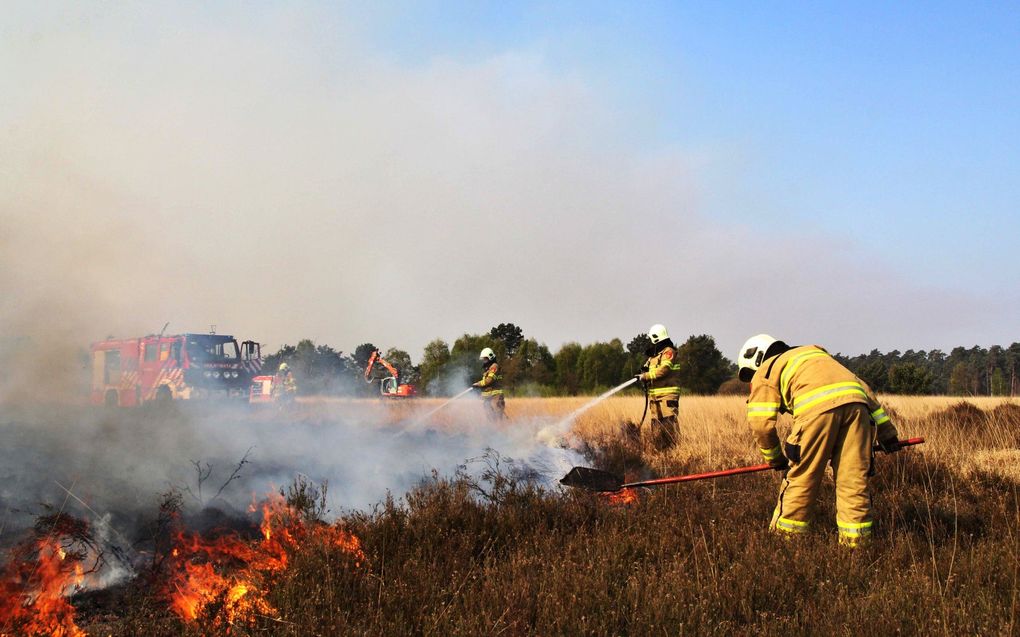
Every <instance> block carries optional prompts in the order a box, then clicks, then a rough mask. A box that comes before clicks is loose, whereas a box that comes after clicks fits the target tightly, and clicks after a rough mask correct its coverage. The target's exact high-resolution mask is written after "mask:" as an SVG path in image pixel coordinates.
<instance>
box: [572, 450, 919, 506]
mask: <svg viewBox="0 0 1020 637" xmlns="http://www.w3.org/2000/svg"><path fill="white" fill-rule="evenodd" d="M899 443H900V446H901V447H912V446H914V445H920V444H923V443H924V438H908V439H907V440H900V441H899ZM881 450H882V449H881V448H879V447H875V451H881ZM771 468H772V467H770V466H769V465H768V464H756V465H752V466H750V467H736V468H734V469H723V470H722V471H709V472H708V473H692V474H690V475H686V476H671V477H668V478H655V479H654V480H642V481H640V482H626V483H625V482H624V481H623V480H622V479H621V478H620V477H618V476H616V475H615V474H612V473H610V472H608V471H602V470H600V469H592V468H591V467H574V468H573V469H571V470H570V473H568V474H567V475H565V476H563V479H562V480H560V484H562V485H565V486H568V487H577V488H580V489H588V490H589V491H600V492H602V493H615V492H617V491H622V490H623V489H632V488H635V487H657V486H660V485H663V484H675V483H677V482H693V481H694V480H711V479H713V478H724V477H726V476H736V475H740V474H743V473H756V472H758V471H768V470H769V469H771Z"/></svg>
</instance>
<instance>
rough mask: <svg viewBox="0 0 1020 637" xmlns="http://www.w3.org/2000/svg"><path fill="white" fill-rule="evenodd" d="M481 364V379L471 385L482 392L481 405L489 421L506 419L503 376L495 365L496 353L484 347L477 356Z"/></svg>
mask: <svg viewBox="0 0 1020 637" xmlns="http://www.w3.org/2000/svg"><path fill="white" fill-rule="evenodd" d="M478 361H479V362H480V363H481V364H482V379H481V380H480V381H478V382H477V383H474V384H473V385H471V386H472V387H475V388H477V389H479V390H481V392H482V405H483V406H484V407H485V413H486V415H487V416H488V417H489V420H503V419H504V418H506V400H505V399H504V398H503V374H501V373H500V371H499V364H498V363H496V352H494V351H492V348H490V347H486V348H485V349H483V350H482V351H481V353H480V354H479V355H478Z"/></svg>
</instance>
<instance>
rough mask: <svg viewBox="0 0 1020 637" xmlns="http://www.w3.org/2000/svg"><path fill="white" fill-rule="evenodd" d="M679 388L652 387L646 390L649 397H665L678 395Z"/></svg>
mask: <svg viewBox="0 0 1020 637" xmlns="http://www.w3.org/2000/svg"><path fill="white" fill-rule="evenodd" d="M679 393H680V388H679V387H653V388H652V389H649V390H648V395H649V396H665V395H666V394H679Z"/></svg>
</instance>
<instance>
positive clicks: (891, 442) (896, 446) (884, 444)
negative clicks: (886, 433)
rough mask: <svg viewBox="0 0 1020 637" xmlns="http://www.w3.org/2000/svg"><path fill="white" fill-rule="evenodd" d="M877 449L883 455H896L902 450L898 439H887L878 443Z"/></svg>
mask: <svg viewBox="0 0 1020 637" xmlns="http://www.w3.org/2000/svg"><path fill="white" fill-rule="evenodd" d="M878 448H879V449H881V450H882V451H884V452H885V453H896V452H897V451H899V450H900V449H902V448H903V445H902V444H900V441H899V439H898V438H887V439H885V440H879V441H878Z"/></svg>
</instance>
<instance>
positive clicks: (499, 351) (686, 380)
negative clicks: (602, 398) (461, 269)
mask: <svg viewBox="0 0 1020 637" xmlns="http://www.w3.org/2000/svg"><path fill="white" fill-rule="evenodd" d="M648 345H649V342H648V337H647V336H645V335H644V334H638V335H637V336H635V337H634V338H632V339H631V340H630V341H629V342H628V343H627V344H626V345H624V344H623V341H621V340H620V339H617V338H614V339H612V340H610V341H608V342H596V343H589V344H586V345H582V344H580V343H575V342H571V343H566V344H564V345H563V346H562V347H560V348H559V350H557V351H556V352H555V353H553V352H552V351H551V350H550V349H549V348H548V347H547V346H546V345H545V344H544V343H539V342H538V341H537V340H535V339H534V338H526V337H525V335H524V332H523V330H522V329H521V328H520V327H518V326H516V325H514V324H512V323H500V324H499V325H497V326H495V327H493V328H492V329H490V330H489V331H488V332H487V333H483V334H464V335H463V336H461V337H459V338H457V339H456V340H454V341H453V344H452V345H451V344H449V343H447V342H446V341H445V340H443V339H435V340H433V341H431V342H430V343H428V344H427V345H426V346H425V349H424V352H423V353H422V357H421V360H420V362H419V363H418V364H417V365H415V364H414V363H413V361H412V360H411V356H410V355H409V354H408V353H407V352H406V351H404V350H401V349H398V348H389V349H385V350H383V349H381V348H377V347H376V346H375V345H374V344H372V343H363V344H361V345H359V346H358V347H357V348H355V350H354V352H353V353H350V354H346V353H344V352H342V351H338V350H335V349H333V348H332V347H330V346H328V345H316V344H315V343H313V342H312V341H310V340H302V341H300V342H298V343H297V345H284V346H283V347H282V348H280V350H279V351H277V352H276V353H274V354H271V355H269V356H267V357H266V359H265V369H266V370H269V371H273V370H276V369H277V368H278V367H279V365H280V363H284V362H285V363H287V364H288V365H289V366H290V368H291V369H292V370H293V372H294V375H295V378H296V379H297V381H298V388H299V392H300V393H302V394H333V395H354V396H369V395H373V394H377V393H378V392H379V387H378V384H377V383H367V382H365V380H364V372H365V367H366V365H367V364H368V359H369V357H370V356H371V354H372V352H373V351H375V350H376V349H380V350H381V351H382V355H383V358H385V359H386V360H388V361H389V362H390V363H391V364H393V366H394V367H396V368H397V369H398V370H399V371H400V381H401V382H405V383H411V384H414V385H417V386H418V390H419V392H421V393H422V394H424V395H431V396H449V395H452V394H454V393H457V392H459V391H461V390H463V389H464V388H465V387H467V386H468V385H469V384H470V383H472V382H474V381H475V380H478V377H480V375H481V368H480V366H479V363H478V353H479V352H480V351H481V350H482V349H483V348H485V347H491V348H492V349H493V350H494V351H495V352H496V356H497V359H498V360H499V362H500V365H501V368H502V373H503V377H504V383H505V385H506V386H507V388H508V390H509V391H510V393H511V394H514V395H526V396H573V395H579V394H594V393H599V392H601V391H604V390H606V389H608V388H610V387H614V386H616V385H618V384H620V383H622V382H623V381H625V380H627V379H628V378H630V377H632V376H634V375H635V374H638V373H639V372H640V371H641V366H642V365H644V363H645V361H646V359H647V354H646V353H645V350H646V349H647V347H648ZM678 362H679V363H680V365H681V370H682V371H681V372H680V374H681V384H682V386H683V387H684V388H685V390H686V391H687V392H689V393H695V394H714V393H716V392H717V391H718V390H719V388H720V386H721V385H723V383H725V382H726V381H728V380H729V379H731V378H733V376H734V374H735V372H736V369H735V367H734V366H733V365H732V363H730V362H729V361H728V360H727V359H726V357H724V356H723V355H722V352H720V351H719V349H718V348H717V347H716V345H715V340H714V339H713V338H712V337H711V336H708V335H705V334H702V335H699V336H691V337H690V338H688V339H687V340H686V341H685V342H684V343H682V344H679V346H678ZM374 372H375V373H374V377H375V378H376V379H378V378H380V377H382V376H384V375H385V373H384V371H383V370H382V369H381V368H379V367H376V368H375V370H374Z"/></svg>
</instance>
